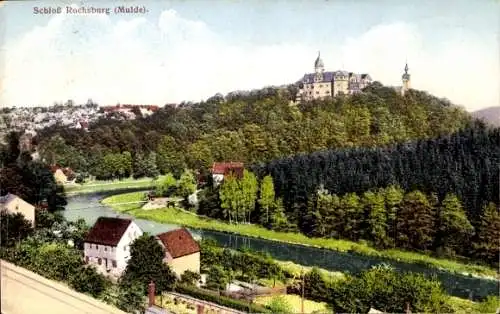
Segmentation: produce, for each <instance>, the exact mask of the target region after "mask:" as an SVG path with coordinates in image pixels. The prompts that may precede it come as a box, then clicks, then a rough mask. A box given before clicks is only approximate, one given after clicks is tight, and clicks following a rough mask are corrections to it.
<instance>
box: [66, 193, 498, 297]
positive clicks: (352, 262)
mask: <svg viewBox="0 0 500 314" xmlns="http://www.w3.org/2000/svg"><path fill="white" fill-rule="evenodd" d="M129 191H131V190H129ZM136 191H137V189H136ZM123 192H124V191H121V192H117V191H113V192H105V193H93V194H86V195H78V196H71V197H68V205H67V206H66V211H65V212H64V216H65V217H66V218H67V219H69V220H76V219H78V218H83V219H85V221H86V222H87V223H88V224H91V225H92V224H93V223H94V222H95V221H96V220H97V218H98V217H100V216H107V217H127V218H132V219H134V218H133V217H131V216H129V215H126V214H120V213H116V212H115V211H113V210H112V209H111V208H110V207H107V206H102V205H101V204H100V203H99V201H100V200H101V199H102V198H104V197H106V196H107V195H111V194H116V193H123ZM134 221H135V222H136V223H137V225H138V226H139V227H140V228H141V229H142V230H143V231H145V232H149V233H151V234H157V233H161V232H165V231H169V230H173V229H176V228H179V226H177V225H173V224H162V223H157V222H153V221H148V220H143V219H134ZM190 231H191V232H192V233H193V236H195V237H196V238H198V237H202V238H210V239H213V240H215V241H217V242H218V243H219V244H220V245H222V246H225V247H230V248H241V247H249V248H251V249H254V250H258V251H264V252H268V253H269V254H270V255H271V256H273V257H274V258H276V259H279V260H284V261H292V262H295V263H297V264H301V265H305V266H318V267H321V268H325V269H329V270H333V271H342V272H349V273H352V274H355V273H358V272H360V271H362V270H365V269H368V268H370V267H372V266H373V265H377V264H380V263H387V264H391V265H392V266H394V267H395V268H396V269H397V270H400V271H413V272H419V273H424V274H427V275H430V276H433V275H434V276H436V277H437V278H438V279H439V280H440V281H441V282H442V284H443V287H444V288H445V289H446V290H447V291H448V293H449V294H451V295H455V296H458V297H463V298H473V299H477V298H481V297H485V296H487V295H496V294H498V290H499V281H496V280H488V279H480V278H474V277H471V276H464V275H460V274H451V273H448V272H443V271H439V270H436V269H432V268H429V267H426V266H421V265H415V264H406V263H399V262H394V261H390V260H385V259H381V258H375V257H367V256H363V255H360V254H356V253H342V252H335V251H331V250H324V249H318V248H311V247H306V246H301V245H294V244H287V243H281V242H276V241H268V240H261V239H255V238H250V237H245V236H238V235H231V234H226V233H221V232H214V231H206V230H192V229H191V230H190Z"/></svg>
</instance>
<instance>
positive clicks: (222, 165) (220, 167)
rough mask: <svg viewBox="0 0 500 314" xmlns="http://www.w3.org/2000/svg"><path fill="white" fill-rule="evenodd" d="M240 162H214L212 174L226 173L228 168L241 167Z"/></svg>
mask: <svg viewBox="0 0 500 314" xmlns="http://www.w3.org/2000/svg"><path fill="white" fill-rule="evenodd" d="M243 168H244V166H243V163H242V162H214V163H213V165H212V174H227V173H228V169H231V170H233V171H234V170H236V169H243Z"/></svg>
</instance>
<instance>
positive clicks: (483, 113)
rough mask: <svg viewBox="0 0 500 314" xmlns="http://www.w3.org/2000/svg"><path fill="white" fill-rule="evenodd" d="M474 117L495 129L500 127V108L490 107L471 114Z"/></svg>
mask: <svg viewBox="0 0 500 314" xmlns="http://www.w3.org/2000/svg"><path fill="white" fill-rule="evenodd" d="M471 114H472V116H473V117H475V118H479V119H481V120H483V121H485V122H487V123H488V124H491V125H492V126H495V127H500V106H496V107H488V108H484V109H481V110H477V111H474V112H472V113H471Z"/></svg>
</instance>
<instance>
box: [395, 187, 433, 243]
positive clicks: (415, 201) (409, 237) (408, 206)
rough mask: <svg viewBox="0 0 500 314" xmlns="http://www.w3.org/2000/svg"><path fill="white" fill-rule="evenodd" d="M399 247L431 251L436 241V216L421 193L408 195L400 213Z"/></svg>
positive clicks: (398, 224) (398, 222) (398, 226)
mask: <svg viewBox="0 0 500 314" xmlns="http://www.w3.org/2000/svg"><path fill="white" fill-rule="evenodd" d="M396 221H397V228H398V237H397V243H398V246H401V247H404V248H414V249H418V250H427V249H430V248H431V246H432V244H433V240H434V228H435V215H434V209H433V208H432V206H431V205H430V203H429V200H428V199H427V197H426V196H425V194H423V193H422V192H420V191H414V192H410V193H408V194H406V195H405V196H404V198H403V201H402V203H401V209H400V211H399V213H398V217H397V219H396Z"/></svg>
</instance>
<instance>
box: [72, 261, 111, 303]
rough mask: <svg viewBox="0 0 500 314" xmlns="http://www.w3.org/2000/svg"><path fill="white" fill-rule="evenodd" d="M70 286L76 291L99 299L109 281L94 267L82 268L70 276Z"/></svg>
mask: <svg viewBox="0 0 500 314" xmlns="http://www.w3.org/2000/svg"><path fill="white" fill-rule="evenodd" d="M69 284H70V286H71V287H72V288H73V289H75V290H76V291H78V292H83V293H88V294H90V295H92V296H93V297H96V298H97V297H99V296H100V295H101V294H102V293H103V291H104V290H105V289H106V286H107V284H108V281H107V280H106V278H105V277H104V276H103V275H101V274H99V273H98V272H97V271H96V270H95V269H94V268H93V267H86V266H82V267H80V269H78V271H77V272H76V273H74V274H73V275H72V276H70V279H69Z"/></svg>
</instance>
